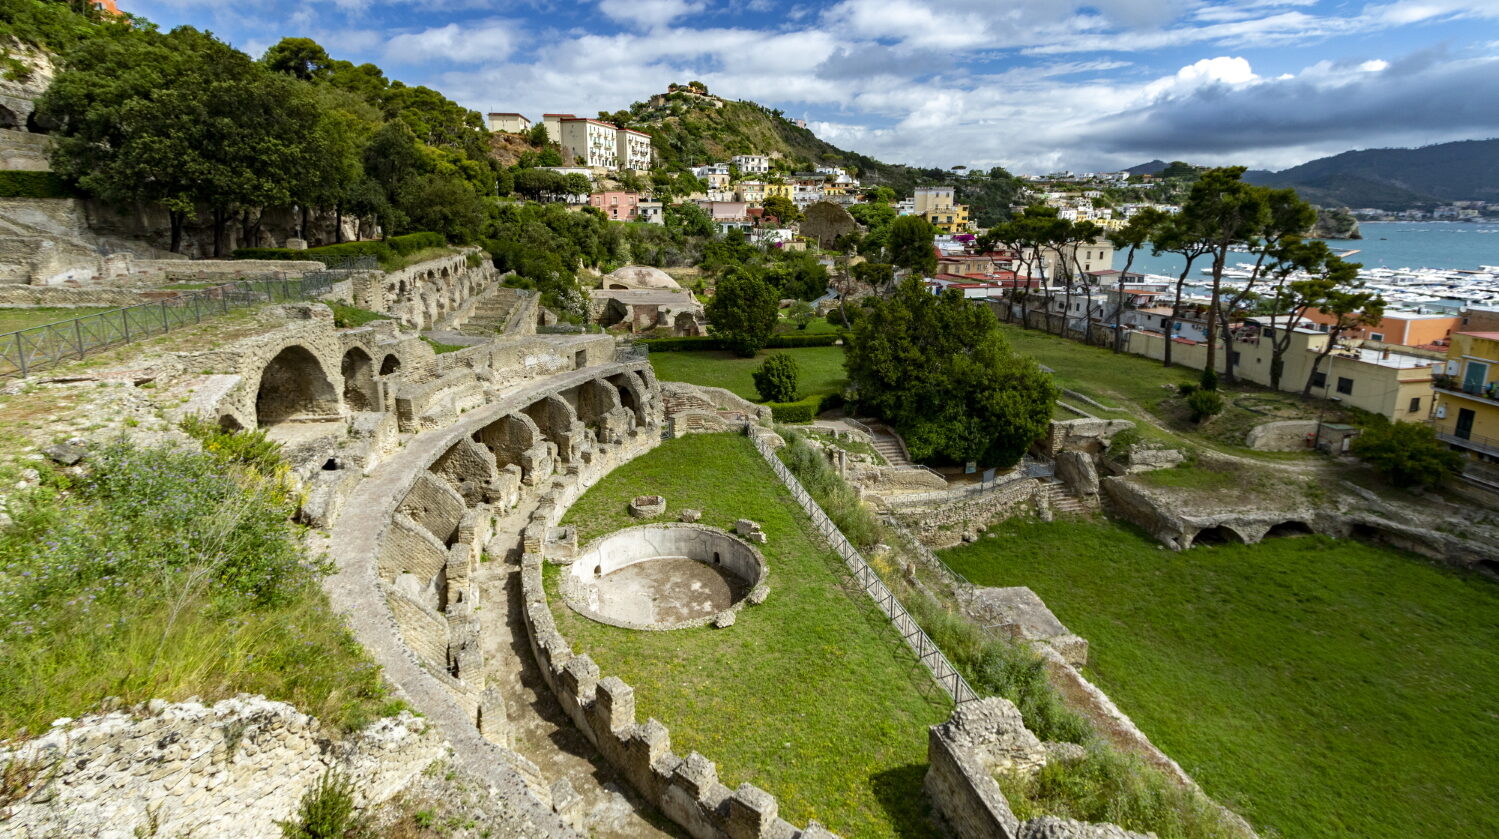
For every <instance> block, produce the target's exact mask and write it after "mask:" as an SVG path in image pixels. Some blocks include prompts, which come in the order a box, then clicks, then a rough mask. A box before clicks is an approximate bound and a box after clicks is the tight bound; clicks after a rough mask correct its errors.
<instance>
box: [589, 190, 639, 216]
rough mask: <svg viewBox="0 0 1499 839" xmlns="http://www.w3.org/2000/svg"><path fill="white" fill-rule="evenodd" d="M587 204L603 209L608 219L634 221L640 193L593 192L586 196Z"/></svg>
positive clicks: (637, 210)
mask: <svg viewBox="0 0 1499 839" xmlns="http://www.w3.org/2000/svg"><path fill="white" fill-rule="evenodd" d="M588 205H589V206H590V207H598V208H599V209H600V210H603V211H604V215H605V216H608V217H609V220H610V221H635V219H636V216H637V214H638V212H639V209H640V193H638V192H595V193H594V194H592V195H590V196H588Z"/></svg>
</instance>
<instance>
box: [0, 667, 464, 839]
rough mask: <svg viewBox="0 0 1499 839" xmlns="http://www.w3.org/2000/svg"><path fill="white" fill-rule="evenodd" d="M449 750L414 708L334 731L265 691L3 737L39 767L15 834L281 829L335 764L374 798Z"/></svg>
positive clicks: (17, 755) (0, 759) (25, 763)
mask: <svg viewBox="0 0 1499 839" xmlns="http://www.w3.org/2000/svg"><path fill="white" fill-rule="evenodd" d="M445 753H446V744H445V743H443V741H442V738H441V737H439V736H438V735H437V733H436V731H435V730H433V729H432V728H431V727H430V726H429V725H428V724H427V722H426V721H425V720H423V719H421V718H420V717H416V716H413V715H412V714H411V713H410V712H404V711H403V712H402V713H401V714H400V716H397V717H390V718H386V719H382V720H379V721H377V722H375V723H373V724H372V725H370V726H369V727H368V728H365V729H364V730H362V731H359V732H356V733H354V734H351V735H348V736H347V737H344V738H336V737H334V736H333V735H332V734H330V733H329V732H327V731H325V730H324V728H323V726H322V724H321V723H320V722H319V721H318V720H316V719H314V718H313V717H310V716H308V715H306V714H303V713H301V712H299V711H297V709H296V708H294V707H292V706H291V705H288V704H286V703H284V702H272V701H270V700H267V699H265V698H263V697H259V696H241V697H238V698H235V699H225V700H222V701H220V702H217V703H215V704H213V705H202V704H200V703H198V702H194V701H191V700H189V701H187V702H183V703H179V704H167V703H165V702H162V701H160V700H152V702H151V703H149V704H148V705H141V706H137V707H135V708H131V709H128V710H124V711H116V712H113V713H108V714H98V715H90V716H87V717H84V718H82V719H79V720H76V721H75V720H68V719H63V720H58V721H57V722H56V723H53V726H52V728H51V730H49V731H48V732H47V733H45V734H43V735H42V736H40V737H38V738H36V739H33V740H27V741H24V742H21V743H20V744H19V745H16V746H14V747H13V748H10V749H4V748H0V766H7V765H8V766H9V767H11V768H12V769H13V770H19V771H20V772H21V773H23V774H24V773H26V772H28V770H29V771H34V772H35V773H36V774H35V775H34V776H33V777H32V778H31V779H30V781H29V782H28V783H27V786H26V789H25V791H24V793H23V794H22V795H21V797H20V798H19V800H17V801H15V802H14V803H12V804H10V805H9V806H8V807H7V810H6V818H5V819H4V820H3V821H4V824H5V833H6V835H14V836H90V837H97V839H135V837H138V836H188V835H192V836H219V837H236V839H273V837H279V836H281V829H280V827H279V826H277V824H276V822H277V821H278V820H285V819H288V818H291V817H292V816H293V815H295V813H296V810H297V806H298V804H299V803H300V801H301V799H302V796H303V795H304V794H305V793H306V792H307V791H308V790H309V789H311V788H313V787H314V786H316V785H317V783H318V782H319V781H320V779H321V778H322V777H323V774H324V773H325V772H327V771H329V770H333V771H336V772H339V773H342V774H344V775H346V776H347V777H348V778H349V779H350V780H351V781H353V782H354V786H355V795H356V799H357V800H356V803H357V804H358V806H361V807H369V806H372V805H375V804H379V803H381V802H383V801H385V800H387V799H389V798H390V797H391V796H393V795H395V794H396V793H397V792H398V791H400V789H401V788H403V787H404V786H405V785H406V784H407V783H409V782H410V781H411V780H412V779H413V778H415V777H416V776H417V775H419V774H420V773H421V772H422V771H423V770H424V769H426V768H427V766H429V765H430V764H431V763H432V762H433V761H435V760H438V759H439V758H441V757H443V756H444V754H445ZM11 831H15V833H12V832H11Z"/></svg>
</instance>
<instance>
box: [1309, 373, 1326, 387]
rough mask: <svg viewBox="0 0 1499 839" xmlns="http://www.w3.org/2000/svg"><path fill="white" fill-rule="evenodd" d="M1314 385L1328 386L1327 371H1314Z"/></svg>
mask: <svg viewBox="0 0 1499 839" xmlns="http://www.w3.org/2000/svg"><path fill="white" fill-rule="evenodd" d="M1312 387H1327V374H1326V373H1313V374H1312Z"/></svg>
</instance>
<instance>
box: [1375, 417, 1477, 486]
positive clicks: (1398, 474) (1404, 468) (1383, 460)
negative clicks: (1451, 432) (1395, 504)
mask: <svg viewBox="0 0 1499 839" xmlns="http://www.w3.org/2000/svg"><path fill="white" fill-rule="evenodd" d="M1379 419H1380V420H1384V417H1380V418H1379ZM1349 449H1350V450H1351V451H1352V452H1353V453H1354V454H1355V455H1357V456H1358V457H1359V459H1361V460H1363V461H1364V462H1365V463H1368V464H1369V465H1370V466H1373V467H1374V468H1375V469H1377V470H1379V471H1380V472H1381V473H1383V474H1384V475H1385V477H1387V478H1389V479H1390V482H1391V483H1393V484H1395V485H1396V486H1399V487H1434V486H1437V485H1439V484H1441V483H1442V482H1443V481H1445V480H1447V479H1448V478H1451V477H1452V476H1454V475H1456V474H1457V473H1458V472H1459V471H1461V470H1462V466H1463V458H1462V455H1460V454H1458V453H1457V452H1455V451H1452V449H1451V448H1449V447H1448V446H1447V444H1446V443H1443V442H1442V441H1441V440H1438V439H1437V435H1436V432H1435V431H1434V430H1432V428H1431V426H1429V425H1421V424H1418V423H1414V422H1389V421H1384V422H1377V423H1373V424H1370V425H1368V426H1366V427H1365V428H1364V430H1363V431H1362V432H1361V433H1360V434H1359V435H1358V436H1357V437H1355V438H1354V439H1353V444H1352V445H1351V446H1350V447H1349Z"/></svg>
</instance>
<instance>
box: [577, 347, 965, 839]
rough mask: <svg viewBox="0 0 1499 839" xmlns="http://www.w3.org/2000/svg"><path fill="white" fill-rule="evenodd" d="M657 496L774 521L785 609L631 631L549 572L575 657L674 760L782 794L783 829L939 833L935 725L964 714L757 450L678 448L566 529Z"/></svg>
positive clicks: (595, 495) (775, 584)
mask: <svg viewBox="0 0 1499 839" xmlns="http://www.w3.org/2000/svg"><path fill="white" fill-rule="evenodd" d="M667 355H673V356H676V355H683V353H669V354H667ZM646 491H649V492H651V493H660V494H662V495H664V496H665V497H666V500H667V505H668V507H667V519H668V520H670V519H674V518H675V517H676V513H677V511H678V510H681V509H682V508H684V507H691V508H695V509H699V510H702V511H703V518H702V521H703V522H704V523H706V524H710V525H714V526H717V527H724V528H730V527H732V526H733V523H734V520H735V519H738V518H750V519H753V520H755V521H757V522H759V523H760V524H761V525H762V526H763V527H764V528H765V532H766V534H767V535H768V536H769V543H768V544H766V545H764V546H762V548H761V549H762V551H763V552H764V554H765V558H766V560H767V562H768V564H769V567H770V576H769V578H768V583H769V585H770V591H771V593H770V599H769V600H767V601H766V602H765V603H764V604H762V605H760V606H749V607H747V608H745V609H744V610H743V611H742V612H740V613H739V617H738V621H737V623H736V624H735V625H734V626H733V627H731V628H728V629H713V628H711V627H705V628H701V629H679V630H674V631H670V632H638V631H631V630H624V629H616V628H614V627H609V626H605V625H603V624H599V623H594V622H593V621H590V620H587V619H585V618H582V617H579V616H577V615H575V614H574V613H573V612H572V611H571V610H569V609H568V608H567V607H566V606H565V605H563V604H562V603H561V601H560V599H559V598H558V597H557V596H556V576H557V569H556V567H554V566H549V567H548V572H549V573H548V574H547V581H548V586H549V589H550V590H551V594H552V596H551V601H552V604H553V605H552V610H553V612H554V614H555V615H556V617H557V624H558V629H559V630H560V631H561V632H562V634H563V635H564V636H565V637H566V638H567V639H568V640H569V641H570V642H571V643H572V645H573V648H574V649H575V650H577V651H578V652H586V653H588V654H589V655H591V656H593V658H594V660H595V661H597V662H598V665H599V670H600V672H601V673H602V674H603V675H616V676H619V677H621V678H622V679H624V680H625V681H626V682H628V683H629V684H631V685H633V686H634V688H635V691H636V694H635V695H636V702H637V704H638V707H639V718H640V720H642V721H644V720H645V719H646V717H648V716H650V717H655V718H657V719H659V720H661V721H662V722H663V723H665V724H666V726H667V727H668V728H670V729H671V737H672V751H674V752H675V753H677V754H679V755H685V754H687V753H688V752H689V751H691V750H697V751H699V752H701V753H702V754H704V755H705V756H707V757H708V758H709V759H710V760H713V761H716V762H717V763H718V771H719V778H720V780H721V781H722V782H723V783H724V784H726V785H728V786H729V787H730V788H733V787H735V786H737V785H738V784H740V783H742V782H746V781H748V782H750V783H754V784H756V785H757V786H759V787H761V788H763V789H765V790H767V791H768V792H770V793H772V794H773V795H775V796H776V797H777V798H778V799H779V801H780V812H781V816H782V817H783V818H786V819H787V820H789V821H791V822H793V823H795V824H798V825H805V824H806V822H807V820H808V819H817V820H818V821H820V822H822V823H823V824H825V825H827V827H828V828H829V829H830V830H832V831H834V832H836V833H838V834H839V835H842V836H846V837H855V836H858V837H877V836H900V837H919V836H934V835H936V831H935V828H934V827H933V826H932V824H931V823H930V821H929V818H928V815H927V812H926V810H927V808H926V804H925V802H924V800H923V796H922V791H921V784H922V779H923V778H924V777H925V774H926V742H927V727H928V726H931V725H933V724H935V723H938V722H941V721H942V720H944V719H946V718H947V716H948V714H949V713H950V710H951V705H950V702H949V700H948V699H947V697H946V695H945V694H943V693H942V692H941V690H940V689H938V688H936V687H935V686H934V685H932V683H931V681H930V679H929V677H928V676H927V675H926V672H925V671H924V670H922V669H921V668H920V667H919V666H917V665H916V664H915V663H914V660H913V659H912V658H911V657H910V656H909V655H907V654H906V652H905V649H904V648H903V647H902V645H901V640H900V638H899V636H898V635H897V634H896V633H895V631H894V630H893V629H891V628H890V625H889V623H888V622H887V621H885V619H884V617H883V616H882V615H881V614H880V613H879V612H878V611H876V610H875V609H874V607H873V605H872V604H871V603H870V602H869V600H868V599H867V598H866V597H865V596H864V595H863V594H862V593H855V594H853V595H850V594H848V593H845V592H844V591H843V590H842V589H840V588H839V585H838V579H837V577H836V576H835V574H834V569H835V568H837V567H838V563H839V560H838V559H837V557H836V556H835V555H834V554H832V553H830V552H829V551H827V550H825V549H823V548H820V547H818V546H817V544H816V543H815V542H814V541H813V539H812V534H813V532H814V531H813V530H812V527H811V524H810V522H809V521H808V520H807V518H806V516H805V514H804V513H803V512H802V510H801V508H800V507H798V506H797V505H796V504H795V502H794V501H792V499H791V497H790V495H789V494H788V493H787V492H786V490H785V488H784V487H782V486H781V485H780V483H779V482H778V481H777V480H776V478H775V475H774V473H773V472H771V470H770V467H769V466H768V465H766V463H765V461H764V460H763V459H761V457H760V455H759V454H758V453H756V452H755V450H754V448H753V447H752V446H751V445H750V443H749V441H748V440H747V439H745V438H743V437H738V436H735V435H725V434H715V435H693V436H688V437H683V438H679V439H676V440H672V441H669V442H667V443H664V444H662V446H661V447H660V448H659V449H657V450H656V451H654V452H652V453H650V454H647V455H644V456H642V457H640V458H639V459H637V460H635V461H633V462H631V463H629V464H626V465H625V466H622V467H620V468H619V469H616V470H614V472H612V473H611V474H610V475H609V476H608V477H606V478H604V479H603V480H602V481H600V482H599V484H598V485H597V486H595V487H594V488H593V489H591V490H589V491H588V493H587V494H586V495H584V496H583V497H582V498H581V499H580V500H579V501H578V503H577V504H576V505H574V506H573V508H572V509H571V510H570V511H569V512H568V514H567V516H566V518H565V519H564V522H565V523H568V524H574V525H577V527H578V536H579V539H580V540H581V541H585V542H586V541H588V540H591V539H593V538H595V537H598V536H600V535H603V534H605V533H608V532H611V531H614V530H617V529H619V528H623V527H629V526H632V525H635V524H639V521H638V520H636V519H632V518H630V516H629V515H628V514H627V512H626V504H627V502H628V500H629V499H630V498H632V497H634V496H636V495H639V494H640V493H642V492H646Z"/></svg>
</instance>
